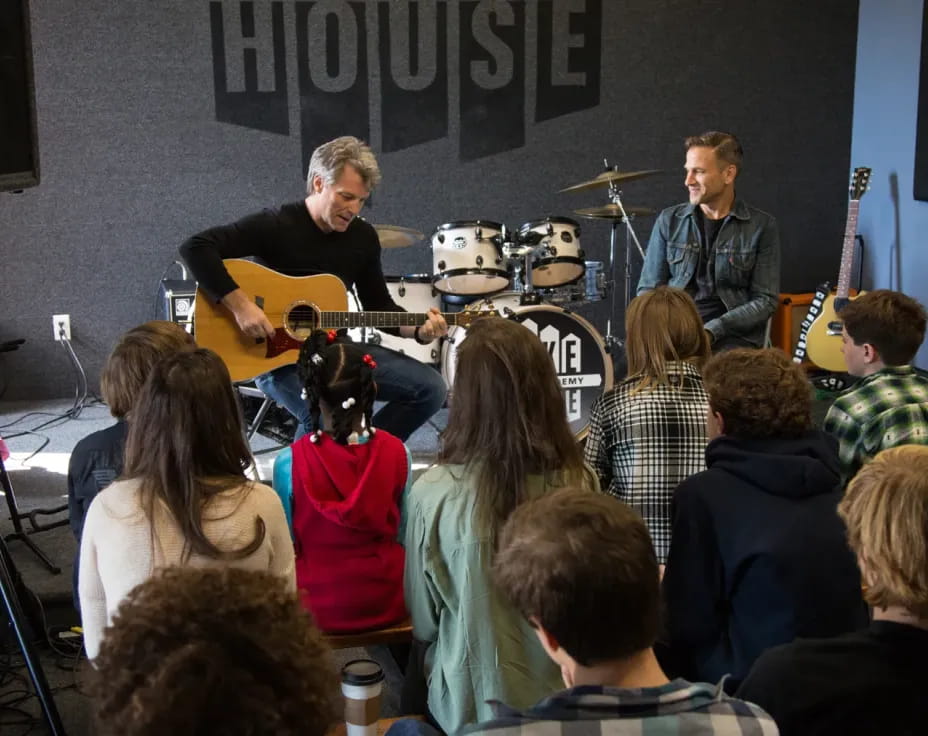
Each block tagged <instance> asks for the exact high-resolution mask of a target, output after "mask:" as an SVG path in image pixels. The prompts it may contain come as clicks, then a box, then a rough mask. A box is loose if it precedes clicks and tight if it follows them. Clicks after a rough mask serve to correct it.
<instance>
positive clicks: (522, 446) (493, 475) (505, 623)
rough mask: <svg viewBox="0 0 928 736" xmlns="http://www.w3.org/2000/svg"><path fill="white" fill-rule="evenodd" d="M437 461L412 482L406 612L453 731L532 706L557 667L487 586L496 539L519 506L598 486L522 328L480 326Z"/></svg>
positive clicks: (436, 711) (438, 717) (431, 703)
mask: <svg viewBox="0 0 928 736" xmlns="http://www.w3.org/2000/svg"><path fill="white" fill-rule="evenodd" d="M453 396H454V399H453V401H452V402H451V407H450V413H449V416H448V427H447V429H446V430H445V431H444V433H443V434H442V440H441V448H440V450H439V455H438V464H437V465H436V466H434V467H432V468H430V469H429V470H428V471H426V472H425V473H424V474H423V475H422V476H421V477H420V478H419V479H418V480H417V481H416V482H415V484H413V487H412V489H411V490H410V492H409V497H408V500H407V517H406V575H405V588H406V604H407V606H408V607H409V612H410V614H411V616H412V623H413V635H414V637H415V638H416V639H417V640H418V641H420V642H427V646H428V648H427V652H426V654H425V660H426V663H427V664H426V667H427V668H430V671H428V672H427V673H426V675H427V681H428V710H429V711H430V712H431V715H432V717H433V718H434V719H435V721H436V722H437V723H438V725H439V726H441V728H442V729H443V730H444V731H445V732H446V733H455V732H456V731H457V730H458V729H459V728H461V726H463V725H464V724H466V723H471V722H473V721H475V720H480V719H484V718H487V717H489V716H490V714H491V711H490V706H489V705H487V701H488V700H491V699H502V700H506V701H507V702H510V703H515V704H516V705H517V706H519V707H527V706H529V705H531V704H532V703H533V702H534V701H535V700H537V699H538V698H539V697H542V696H543V695H546V694H547V693H549V692H551V691H552V690H554V689H555V688H556V687H557V684H558V674H557V668H556V667H555V666H554V665H553V664H552V663H551V662H550V661H549V660H548V659H547V657H545V654H544V651H543V650H542V648H541V646H540V645H539V643H538V640H537V639H536V638H535V636H534V634H533V633H532V630H531V628H530V627H529V626H528V624H527V623H526V622H525V621H524V620H523V619H522V617H521V616H519V614H518V612H517V611H516V610H515V609H514V608H513V607H512V606H511V605H510V604H509V603H508V602H506V601H505V600H504V599H503V598H502V597H501V596H500V595H499V593H498V592H497V591H496V590H495V589H494V588H493V586H492V585H491V583H490V564H491V562H492V556H493V551H494V549H495V548H496V538H497V535H498V532H499V530H500V529H501V528H502V526H503V523H504V522H505V521H506V519H507V518H508V516H509V514H510V513H511V512H512V510H513V509H515V508H516V507H518V506H519V505H520V504H521V503H524V502H525V501H527V500H529V499H531V498H537V497H539V496H542V495H544V494H546V493H549V492H551V491H552V490H554V489H556V488H559V487H562V486H581V487H584V488H588V489H590V490H591V491H592V490H598V488H599V486H598V484H597V483H596V478H595V476H594V474H593V473H592V471H591V470H590V469H589V468H587V467H585V466H584V464H583V459H582V457H581V454H580V448H579V447H578V445H577V443H576V441H575V440H574V437H573V434H571V431H570V425H569V424H568V422H567V416H566V412H565V409H564V399H563V396H562V394H561V387H560V383H559V382H558V379H557V375H556V374H555V371H554V364H553V362H552V361H551V358H550V356H549V355H548V352H547V350H546V349H545V347H544V345H543V344H542V342H541V341H540V340H539V339H538V338H537V337H536V336H535V335H534V334H532V332H531V331H529V330H527V329H526V328H525V327H523V326H522V325H520V324H518V323H517V322H512V321H510V320H506V319H499V318H497V317H486V318H483V319H479V320H477V321H475V322H474V324H473V325H472V326H471V327H470V328H469V329H468V331H467V337H466V338H465V339H464V341H463V342H462V343H461V346H460V349H459V351H458V366H457V371H456V372H455V381H454V387H453Z"/></svg>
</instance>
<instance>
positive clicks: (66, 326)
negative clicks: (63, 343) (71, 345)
mask: <svg viewBox="0 0 928 736" xmlns="http://www.w3.org/2000/svg"><path fill="white" fill-rule="evenodd" d="M52 328H53V329H54V330H55V339H56V340H62V339H64V340H70V339H71V315H69V314H53V315H52ZM62 333H64V334H62Z"/></svg>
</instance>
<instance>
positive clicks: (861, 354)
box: [825, 289, 928, 481]
mask: <svg viewBox="0 0 928 736" xmlns="http://www.w3.org/2000/svg"><path fill="white" fill-rule="evenodd" d="M839 317H840V318H841V320H842V321H843V322H844V328H843V330H842V332H843V338H842V339H843V344H842V346H841V351H842V352H843V353H844V362H845V363H847V372H848V373H850V374H851V375H852V376H859V377H860V378H861V380H860V381H858V382H857V383H856V384H855V385H854V386H852V387H851V388H850V389H849V390H848V391H846V392H845V393H844V394H842V395H841V396H839V397H838V398H837V399H836V400H835V403H834V404H833V405H832V407H831V408H830V409H829V410H828V415H827V416H826V417H825V431H827V432H830V433H831V434H833V435H834V436H835V437H837V438H838V455H839V457H840V459H841V468H842V471H843V473H844V480H845V481H848V480H850V478H851V477H852V476H853V475H854V473H856V472H857V470H858V469H859V468H860V466H861V465H863V464H864V463H865V462H867V461H868V460H870V458H872V457H873V456H874V455H876V453H878V452H879V451H880V450H885V449H886V448H887V447H896V446H897V445H926V444H928V376H926V375H925V374H924V373H919V372H917V371H916V370H915V369H914V368H913V367H912V365H911V363H912V360H913V359H914V358H915V353H917V352H918V348H919V346H920V345H921V344H922V340H924V338H925V308H924V307H923V306H922V305H921V304H919V303H918V302H917V301H915V300H914V299H912V298H911V297H908V296H906V295H905V294H901V293H899V292H898V291H888V290H886V289H879V290H877V291H871V292H868V293H866V294H862V295H861V296H859V297H858V298H857V299H855V300H854V301H851V302H848V304H847V306H846V307H844V308H843V309H842V310H841V311H840V312H839Z"/></svg>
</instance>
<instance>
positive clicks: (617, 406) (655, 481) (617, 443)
mask: <svg viewBox="0 0 928 736" xmlns="http://www.w3.org/2000/svg"><path fill="white" fill-rule="evenodd" d="M667 375H668V378H669V379H670V385H668V386H664V385H661V386H656V387H654V388H652V389H650V390H647V389H646V390H643V391H639V392H638V393H635V394H632V393H631V391H632V388H633V387H634V385H635V383H636V381H635V380H634V379H629V378H626V379H625V380H624V381H622V383H620V384H619V385H618V386H616V387H615V388H614V389H612V390H611V391H608V392H607V393H605V394H603V396H601V397H600V398H599V399H597V401H596V403H595V404H593V410H592V416H591V418H590V433H589V435H588V436H587V440H586V447H585V448H584V459H585V460H586V461H587V463H589V464H590V466H591V467H593V469H594V470H595V471H596V473H597V475H599V479H600V485H601V487H602V489H603V490H604V491H606V492H607V493H611V494H612V495H614V496H618V497H619V498H621V499H622V500H623V501H625V502H626V503H627V504H629V505H630V506H632V507H634V508H635V509H637V510H638V512H639V513H640V514H641V516H642V517H643V518H644V520H645V523H647V525H648V530H649V531H650V532H651V539H652V540H653V542H654V550H655V552H656V553H657V557H658V560H659V561H660V562H661V563H663V562H665V561H666V558H667V552H668V551H669V549H670V504H671V500H672V499H673V492H674V490H676V487H677V486H678V485H679V484H680V482H681V481H683V480H684V479H686V478H689V477H690V476H691V475H693V474H694V473H698V472H700V471H701V470H705V469H706V442H707V439H706V415H707V414H708V411H709V397H708V396H707V395H706V390H705V388H703V383H702V377H701V376H700V375H699V371H698V370H697V369H696V368H695V367H694V366H693V365H691V364H689V363H685V362H672V363H668V364H667Z"/></svg>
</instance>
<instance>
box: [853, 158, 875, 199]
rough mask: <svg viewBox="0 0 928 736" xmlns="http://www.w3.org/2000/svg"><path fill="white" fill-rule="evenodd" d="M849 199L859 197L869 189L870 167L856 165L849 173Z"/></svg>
mask: <svg viewBox="0 0 928 736" xmlns="http://www.w3.org/2000/svg"><path fill="white" fill-rule="evenodd" d="M848 189H849V191H850V193H851V199H860V198H861V197H863V196H864V194H866V193H867V192H868V191H869V190H870V169H869V168H867V167H866V166H858V167H857V168H856V169H854V173H853V174H852V175H851V186H850V187H848Z"/></svg>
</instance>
